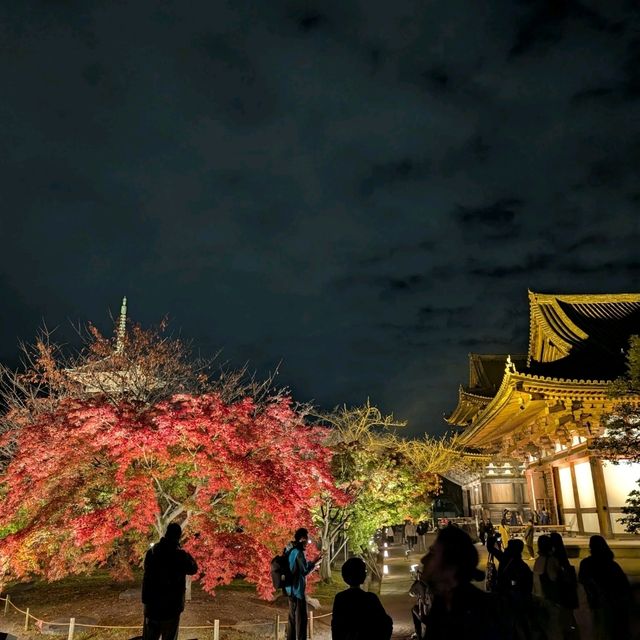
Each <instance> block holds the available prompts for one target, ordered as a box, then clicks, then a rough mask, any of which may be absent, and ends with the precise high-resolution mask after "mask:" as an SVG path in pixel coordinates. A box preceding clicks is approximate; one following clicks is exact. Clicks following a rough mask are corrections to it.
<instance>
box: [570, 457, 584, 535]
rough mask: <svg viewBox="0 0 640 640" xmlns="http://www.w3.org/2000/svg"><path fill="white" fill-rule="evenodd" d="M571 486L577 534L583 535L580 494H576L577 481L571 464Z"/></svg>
mask: <svg viewBox="0 0 640 640" xmlns="http://www.w3.org/2000/svg"><path fill="white" fill-rule="evenodd" d="M569 468H570V469H571V484H572V485H573V501H574V502H575V503H576V522H577V524H578V533H580V535H583V534H584V523H583V522H582V509H580V493H579V492H578V481H577V480H576V470H575V467H574V464H573V462H572V463H571V465H570V467H569Z"/></svg>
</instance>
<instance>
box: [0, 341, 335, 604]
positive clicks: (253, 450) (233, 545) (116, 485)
mask: <svg viewBox="0 0 640 640" xmlns="http://www.w3.org/2000/svg"><path fill="white" fill-rule="evenodd" d="M140 335H141V336H142V337H143V338H144V340H143V342H144V344H145V345H146V346H145V349H146V350H147V351H148V352H149V353H148V355H149V354H153V352H154V349H155V346H154V345H155V344H156V343H157V341H155V342H154V340H148V338H149V336H147V335H145V334H140ZM45 346H46V345H45ZM138 346H140V344H139V345H138ZM159 347H160V355H162V353H164V354H165V355H167V344H166V341H165V342H161V343H160V345H159ZM169 351H170V350H169ZM132 353H135V349H133V348H132V347H130V348H129V349H125V351H124V354H128V355H122V356H117V357H115V358H113V359H110V358H108V357H105V358H104V359H102V361H99V366H97V365H95V366H94V365H93V362H92V366H91V367H87V366H85V367H84V368H82V369H80V368H79V367H78V366H77V363H76V366H75V367H74V368H73V369H70V368H68V367H66V366H65V363H64V362H61V361H60V360H56V358H55V357H54V356H53V355H52V351H51V349H48V348H44V347H43V349H42V351H41V355H40V356H36V360H37V361H38V362H39V363H40V365H42V359H43V358H45V359H46V363H45V364H46V366H45V369H46V371H45V369H43V368H42V366H40V365H38V366H37V367H36V368H35V369H33V370H31V371H30V372H29V375H31V376H32V380H31V382H29V379H28V378H22V379H21V384H22V385H23V388H22V393H21V395H20V398H22V400H20V401H18V400H16V398H14V400H15V402H14V403H13V406H12V407H11V408H10V411H9V412H8V414H7V415H5V416H4V418H3V422H2V425H3V430H4V433H3V435H2V437H1V438H0V448H1V449H0V450H2V451H3V452H4V458H3V465H2V469H1V474H0V496H1V497H2V500H1V502H0V567H1V568H2V580H3V581H7V580H12V579H18V580H21V579H29V578H31V577H33V576H42V577H44V578H46V579H49V580H54V579H59V578H62V577H63V576H66V575H69V574H79V573H87V572H91V571H93V570H95V569H96V568H108V569H109V570H111V571H112V573H113V574H114V576H117V577H119V578H123V577H127V576H129V575H130V574H131V567H132V566H135V565H138V564H139V563H140V561H141V558H142V557H143V555H144V552H145V551H146V549H147V548H148V546H149V543H150V542H152V541H153V540H157V538H158V536H159V535H161V534H162V532H163V531H164V529H165V527H166V525H167V524H168V523H169V522H179V523H180V524H182V526H183V528H184V530H185V533H186V535H185V547H186V548H187V549H188V550H189V551H190V552H191V553H192V554H193V555H194V556H195V558H196V559H197V561H198V565H199V567H200V569H201V574H200V579H201V582H202V585H203V587H204V588H205V589H206V590H208V591H213V590H214V589H215V587H216V586H218V585H221V584H224V583H228V582H230V581H231V580H232V579H233V578H234V577H235V576H237V575H238V574H242V575H244V576H246V579H247V580H248V581H250V582H252V583H254V584H256V585H257V589H258V592H259V593H260V594H261V595H262V596H264V597H269V596H270V595H271V592H272V587H271V584H270V574H269V563H270V559H271V557H272V556H273V554H274V551H275V550H276V549H277V548H279V547H280V548H281V546H282V544H284V543H285V542H286V541H287V540H288V539H290V536H291V532H292V531H293V530H294V529H295V528H297V527H299V526H304V525H310V524H311V522H312V517H311V510H312V509H313V508H314V507H316V506H317V505H318V499H319V498H318V497H319V496H320V495H321V494H329V495H333V496H334V497H335V499H336V500H340V492H338V491H337V490H336V489H335V488H334V484H333V479H332V476H331V472H330V463H331V452H330V451H329V450H328V449H327V448H326V447H325V446H324V445H323V441H324V439H325V438H326V429H323V428H322V427H318V426H309V425H307V424H305V408H304V407H298V406H296V405H294V403H293V402H292V400H291V399H290V398H289V397H288V396H287V395H285V394H284V393H283V392H272V391H269V390H268V389H267V388H266V387H264V386H261V385H257V386H256V385H255V384H252V383H250V384H247V385H245V386H242V385H240V383H239V380H240V377H238V376H231V377H226V378H224V377H223V378H221V379H223V382H222V383H221V384H220V379H219V380H218V384H217V387H216V384H212V385H211V386H210V388H209V391H208V392H205V393H199V394H195V393H172V391H175V385H173V384H170V383H171V382H172V380H171V379H167V380H165V381H163V377H162V373H163V371H167V370H169V371H174V372H178V373H179V374H180V380H183V381H185V380H188V378H189V376H188V375H186V373H188V372H186V370H184V369H183V368H182V367H176V366H174V367H173V368H169V369H166V368H165V369H163V368H162V367H158V366H155V365H157V364H158V363H157V361H155V360H154V358H153V357H151V356H150V358H149V359H148V361H147V364H148V365H149V368H150V369H151V368H152V370H153V375H148V374H146V373H145V371H144V367H143V366H142V365H144V364H145V360H144V359H142V358H138V360H137V363H135V362H134V363H129V364H128V365H127V362H123V360H122V358H124V357H127V358H131V354H132ZM156 353H157V352H156ZM163 357H164V356H163ZM167 357H169V360H171V358H175V354H174V355H173V356H171V355H170V354H169V355H168V356H167ZM153 363H155V364H154V365H153V367H151V364H153ZM175 364H176V363H175V362H174V365H175ZM125 365H127V366H130V369H129V370H130V372H131V373H129V374H127V375H121V376H119V377H118V375H116V374H117V373H118V372H121V371H122V369H123V367H124V366H125ZM43 366H44V365H43ZM43 371H45V373H43ZM69 371H71V372H72V373H71V374H69ZM78 371H81V372H83V374H84V378H83V380H82V384H78V382H77V380H78V375H77V372H78ZM105 371H106V372H112V375H109V376H108V377H107V376H105V375H104V374H105ZM65 372H66V373H65ZM185 372H186V373H185ZM93 374H95V375H96V376H98V381H102V382H103V383H104V381H105V380H107V382H108V384H105V385H104V389H103V390H100V391H99V392H95V391H93V390H94V389H95V388H96V385H97V383H93V382H92V383H91V384H90V385H89V384H88V383H87V376H89V375H93ZM98 374H100V375H98ZM183 374H185V375H183ZM23 375H24V374H23ZM43 375H46V378H47V380H48V383H47V384H46V385H44V386H45V387H46V388H47V390H48V391H50V393H49V394H48V395H44V394H42V393H33V394H30V393H25V391H26V390H27V391H28V387H29V384H37V385H38V384H41V383H42V376H43ZM69 378H71V380H69ZM132 378H135V381H136V384H135V386H133V387H132V388H133V389H134V392H135V397H131V394H130V393H129V392H128V389H129V385H130V383H131V381H132ZM14 380H15V379H14ZM118 380H121V383H120V384H118V383H117V381H118ZM145 380H146V381H148V382H147V387H146V388H145ZM113 381H116V383H114V382H113ZM173 382H175V379H174V380H173ZM181 384H182V383H181ZM198 384H199V385H201V384H202V380H199V381H198ZM56 385H57V386H56ZM39 388H42V387H39ZM87 388H90V389H92V392H91V393H89V392H87ZM16 397H17V396H16Z"/></svg>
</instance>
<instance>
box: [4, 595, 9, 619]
mask: <svg viewBox="0 0 640 640" xmlns="http://www.w3.org/2000/svg"><path fill="white" fill-rule="evenodd" d="M10 602H11V598H10V597H9V594H8V593H7V597H6V598H5V599H4V615H5V616H6V615H7V613H8V612H9V603H10Z"/></svg>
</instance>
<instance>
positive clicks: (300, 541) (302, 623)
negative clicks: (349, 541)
mask: <svg viewBox="0 0 640 640" xmlns="http://www.w3.org/2000/svg"><path fill="white" fill-rule="evenodd" d="M293 538H294V539H293V542H292V543H291V544H292V548H291V551H290V552H289V569H290V570H291V577H292V581H291V585H290V586H287V587H285V590H286V592H287V595H288V596H289V623H288V625H287V640H307V620H308V615H307V595H306V587H307V576H308V575H309V574H310V573H311V572H312V571H313V570H314V569H315V567H316V565H317V564H318V562H320V560H322V556H321V555H319V556H317V557H316V558H314V559H313V560H307V559H306V557H305V555H304V553H305V549H306V548H307V545H308V544H309V532H308V531H307V529H305V528H304V527H302V528H300V529H298V530H297V531H296V532H295V534H294V537H293Z"/></svg>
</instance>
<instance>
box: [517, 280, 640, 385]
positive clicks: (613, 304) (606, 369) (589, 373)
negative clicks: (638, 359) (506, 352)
mask: <svg viewBox="0 0 640 640" xmlns="http://www.w3.org/2000/svg"><path fill="white" fill-rule="evenodd" d="M529 302H530V314H531V326H530V331H529V353H528V358H527V363H528V367H527V368H526V369H525V370H526V371H527V372H528V373H532V374H536V375H541V376H545V377H552V378H571V379H573V378H581V379H584V378H591V379H606V380H611V379H614V378H616V377H618V376H620V375H622V374H623V373H624V371H625V352H626V349H627V348H628V345H629V338H630V336H631V335H633V334H637V333H640V294H602V295H545V294H539V293H533V292H529Z"/></svg>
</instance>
